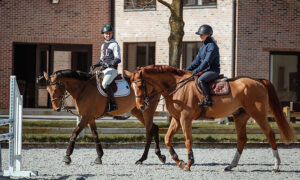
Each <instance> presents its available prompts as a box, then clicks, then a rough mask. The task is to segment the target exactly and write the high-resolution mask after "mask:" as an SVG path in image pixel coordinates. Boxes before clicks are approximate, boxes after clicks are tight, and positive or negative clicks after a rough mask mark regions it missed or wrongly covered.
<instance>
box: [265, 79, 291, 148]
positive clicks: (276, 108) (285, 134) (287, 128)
mask: <svg viewBox="0 0 300 180" xmlns="http://www.w3.org/2000/svg"><path fill="white" fill-rule="evenodd" d="M260 81H261V82H262V83H263V84H264V86H265V87H266V88H267V90H268V96H269V107H270V110H271V112H272V114H273V116H274V118H275V120H276V123H277V126H278V129H279V133H280V136H281V138H282V140H283V142H284V143H285V144H289V143H290V142H291V141H295V132H294V130H293V128H292V127H291V125H290V123H289V122H288V121H287V119H286V117H285V115H284V114H283V111H282V106H281V104H280V101H279V98H278V96H277V94H276V90H275V88H274V86H273V84H272V83H271V82H270V81H269V80H266V79H260Z"/></svg>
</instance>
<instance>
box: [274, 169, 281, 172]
mask: <svg viewBox="0 0 300 180" xmlns="http://www.w3.org/2000/svg"><path fill="white" fill-rule="evenodd" d="M279 171H280V170H279V169H273V170H272V172H273V173H277V172H279Z"/></svg>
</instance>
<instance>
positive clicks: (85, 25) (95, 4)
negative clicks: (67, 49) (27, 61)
mask: <svg viewBox="0 0 300 180" xmlns="http://www.w3.org/2000/svg"><path fill="white" fill-rule="evenodd" d="M110 14H111V8H110V1H109V0H101V1H99V0H89V1H84V2H83V1H80V0H72V1H71V0H60V3H59V4H50V1H49V0H43V1H41V0H30V1H27V0H13V1H12V0H1V1H0V23H1V29H0V39H1V42H0V108H8V104H9V88H8V87H9V76H10V75H11V74H12V59H13V57H12V55H13V52H12V51H13V42H24V43H62V44H92V46H93V49H92V53H93V55H92V59H93V62H94V63H95V62H96V61H97V60H98V59H99V56H100V45H101V44H102V43H103V38H102V35H101V31H100V30H101V27H102V25H103V24H107V23H110Z"/></svg>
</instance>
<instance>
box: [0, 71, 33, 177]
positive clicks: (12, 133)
mask: <svg viewBox="0 0 300 180" xmlns="http://www.w3.org/2000/svg"><path fill="white" fill-rule="evenodd" d="M22 112H23V97H22V95H21V94H20V91H19V87H18V84H17V81H16V76H10V105H9V119H4V120H1V121H0V126H4V125H7V124H9V133H6V134H0V142H1V141H5V140H8V141H9V153H8V154H9V167H8V170H4V171H2V158H1V154H2V152H1V143H0V176H14V177H30V176H37V174H38V173H37V171H22V170H21V168H22V155H21V151H22Z"/></svg>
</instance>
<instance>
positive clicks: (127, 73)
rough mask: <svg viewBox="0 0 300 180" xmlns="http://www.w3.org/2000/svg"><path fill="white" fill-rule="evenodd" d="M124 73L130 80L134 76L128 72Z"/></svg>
mask: <svg viewBox="0 0 300 180" xmlns="http://www.w3.org/2000/svg"><path fill="white" fill-rule="evenodd" d="M123 72H124V75H125V76H127V77H129V78H130V77H131V76H132V74H133V73H131V72H129V71H127V70H123Z"/></svg>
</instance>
